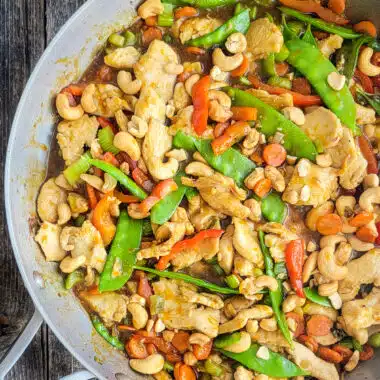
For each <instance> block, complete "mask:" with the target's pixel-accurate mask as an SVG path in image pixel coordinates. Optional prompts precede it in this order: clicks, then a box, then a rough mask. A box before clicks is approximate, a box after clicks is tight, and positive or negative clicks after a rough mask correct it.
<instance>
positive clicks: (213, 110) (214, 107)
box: [208, 100, 232, 123]
mask: <svg viewBox="0 0 380 380" xmlns="http://www.w3.org/2000/svg"><path fill="white" fill-rule="evenodd" d="M208 112H209V117H210V119H212V120H214V121H217V122H218V123H224V122H226V121H227V120H228V119H230V118H231V117H232V112H231V110H230V109H228V108H225V107H223V106H221V105H220V104H219V102H218V101H217V100H211V101H210V103H209V108H208Z"/></svg>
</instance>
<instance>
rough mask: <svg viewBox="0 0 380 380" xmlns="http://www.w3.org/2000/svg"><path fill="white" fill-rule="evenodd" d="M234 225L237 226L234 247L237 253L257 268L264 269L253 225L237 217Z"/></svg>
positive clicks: (233, 221) (234, 219) (233, 220)
mask: <svg viewBox="0 0 380 380" xmlns="http://www.w3.org/2000/svg"><path fill="white" fill-rule="evenodd" d="M232 223H233V224H234V226H235V230H234V235H233V245H234V248H235V249H236V251H237V252H238V253H239V254H240V255H241V256H243V257H244V258H245V259H247V260H248V261H250V262H251V263H253V264H255V265H256V266H257V267H259V268H263V267H264V258H263V254H262V252H261V249H260V244H259V240H258V238H257V233H256V232H255V229H254V225H253V223H252V222H249V221H247V220H244V219H239V218H236V217H234V218H232Z"/></svg>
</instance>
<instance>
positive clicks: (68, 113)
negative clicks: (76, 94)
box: [55, 93, 84, 120]
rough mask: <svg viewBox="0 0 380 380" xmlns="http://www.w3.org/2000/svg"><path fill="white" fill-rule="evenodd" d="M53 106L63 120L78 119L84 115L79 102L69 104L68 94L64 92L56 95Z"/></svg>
mask: <svg viewBox="0 0 380 380" xmlns="http://www.w3.org/2000/svg"><path fill="white" fill-rule="evenodd" d="M55 106H56V107H57V111H58V113H59V116H61V117H62V118H63V119H65V120H78V119H80V118H81V117H82V116H83V115H84V110H83V107H82V106H81V105H80V104H78V105H77V106H71V105H70V100H69V98H68V95H67V94H64V93H61V94H58V95H57V98H56V100H55Z"/></svg>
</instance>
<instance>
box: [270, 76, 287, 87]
mask: <svg viewBox="0 0 380 380" xmlns="http://www.w3.org/2000/svg"><path fill="white" fill-rule="evenodd" d="M268 84H270V85H271V86H275V87H282V88H286V89H287V90H291V88H292V82H291V80H290V79H288V78H282V77H278V76H272V77H270V78H269V79H268Z"/></svg>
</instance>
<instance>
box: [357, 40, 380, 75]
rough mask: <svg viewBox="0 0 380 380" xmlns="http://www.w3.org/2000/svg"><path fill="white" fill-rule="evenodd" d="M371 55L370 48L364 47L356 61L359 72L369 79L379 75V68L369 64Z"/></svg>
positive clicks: (371, 50)
mask: <svg viewBox="0 0 380 380" xmlns="http://www.w3.org/2000/svg"><path fill="white" fill-rule="evenodd" d="M372 55H373V49H372V48H370V47H365V48H364V49H363V50H362V51H361V53H360V55H359V60H358V67H359V70H360V71H361V72H362V73H364V74H365V75H368V76H369V77H375V76H377V75H380V67H379V66H375V65H373V64H372V63H371V58H372Z"/></svg>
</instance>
